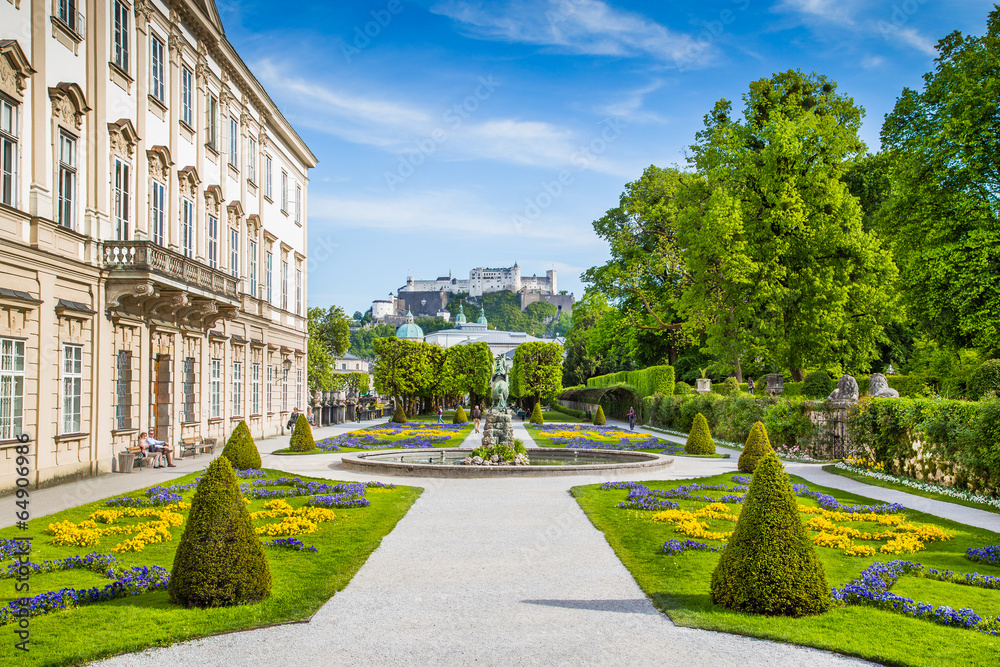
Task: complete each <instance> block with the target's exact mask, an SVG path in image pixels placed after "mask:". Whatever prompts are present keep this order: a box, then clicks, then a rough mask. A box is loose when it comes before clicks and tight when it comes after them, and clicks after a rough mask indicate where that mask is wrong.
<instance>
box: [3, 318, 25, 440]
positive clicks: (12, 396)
mask: <svg viewBox="0 0 1000 667" xmlns="http://www.w3.org/2000/svg"><path fill="white" fill-rule="evenodd" d="M23 427H24V341H23V340H15V339H13V338H0V440H10V439H12V438H15V437H17V436H19V435H21V430H22V428H23Z"/></svg>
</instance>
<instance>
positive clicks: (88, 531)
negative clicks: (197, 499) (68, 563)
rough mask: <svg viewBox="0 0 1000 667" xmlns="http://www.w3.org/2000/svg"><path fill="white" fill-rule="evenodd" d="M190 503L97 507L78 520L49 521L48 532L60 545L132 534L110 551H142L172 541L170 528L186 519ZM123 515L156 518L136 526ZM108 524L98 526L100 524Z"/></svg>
mask: <svg viewBox="0 0 1000 667" xmlns="http://www.w3.org/2000/svg"><path fill="white" fill-rule="evenodd" d="M187 507H190V505H188V504H187V503H175V504H173V505H167V506H165V507H142V508H137V507H122V508H119V509H113V510H97V511H96V512H94V513H93V514H91V515H90V518H89V519H85V520H83V521H81V522H80V523H79V524H75V523H73V522H72V521H60V522H57V523H50V524H49V526H48V528H46V529H45V532H46V533H47V534H49V535H52V544H54V545H57V546H78V547H94V546H97V545H98V544H99V543H100V541H101V538H102V537H106V536H108V535H133V534H134V535H133V536H132V537H131V538H129V539H127V540H125V541H124V542H121V543H119V544H116V545H115V546H114V547H113V548H112V549H111V551H113V552H116V553H119V552H122V551H142V550H143V549H144V548H145V547H146V545H147V544H155V543H157V542H168V541H170V540H171V539H172V538H171V535H170V529H171V528H176V527H178V526H180V525H182V524H183V523H184V515H182V514H181V513H180V510H182V509H186V508H187ZM124 517H131V518H155V519H156V520H155V521H147V522H145V523H140V524H138V525H134V526H124V525H121V524H118V521H119V520H120V519H122V518H124ZM98 523H101V524H103V525H106V526H107V527H106V528H98V527H97V524H98Z"/></svg>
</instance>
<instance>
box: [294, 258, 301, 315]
mask: <svg viewBox="0 0 1000 667" xmlns="http://www.w3.org/2000/svg"><path fill="white" fill-rule="evenodd" d="M295 314H296V315H301V314H302V269H295Z"/></svg>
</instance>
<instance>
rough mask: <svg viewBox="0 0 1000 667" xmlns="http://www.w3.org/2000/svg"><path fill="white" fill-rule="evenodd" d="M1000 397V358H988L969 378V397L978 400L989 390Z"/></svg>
mask: <svg viewBox="0 0 1000 667" xmlns="http://www.w3.org/2000/svg"><path fill="white" fill-rule="evenodd" d="M991 391H992V392H993V393H994V394H995V397H997V398H1000V359H987V360H986V361H984V362H983V363H982V364H980V366H979V368H977V369H976V372H975V373H973V374H972V378H970V379H969V398H970V399H972V400H974V401H978V400H979V399H981V398H982V397H983V396H984V395H986V394H987V393H989V392H991Z"/></svg>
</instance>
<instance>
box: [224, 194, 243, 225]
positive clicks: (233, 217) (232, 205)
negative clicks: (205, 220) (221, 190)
mask: <svg viewBox="0 0 1000 667" xmlns="http://www.w3.org/2000/svg"><path fill="white" fill-rule="evenodd" d="M226 210H227V211H228V212H229V225H230V226H231V227H239V226H240V219H241V218H243V204H241V203H240V200H239V199H237V200H235V201H231V202H229V206H227V207H226Z"/></svg>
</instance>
